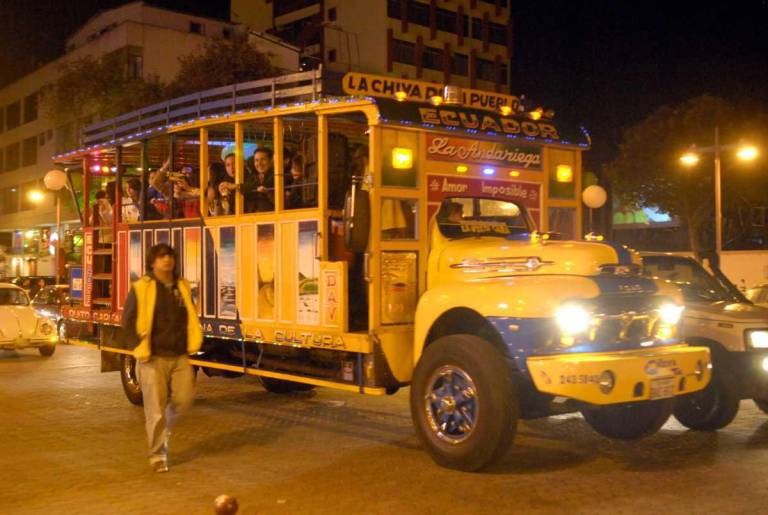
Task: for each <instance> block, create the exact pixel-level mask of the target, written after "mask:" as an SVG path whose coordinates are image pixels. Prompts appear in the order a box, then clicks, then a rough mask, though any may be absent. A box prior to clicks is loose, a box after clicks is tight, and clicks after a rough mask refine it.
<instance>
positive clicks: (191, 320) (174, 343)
mask: <svg viewBox="0 0 768 515" xmlns="http://www.w3.org/2000/svg"><path fill="white" fill-rule="evenodd" d="M146 270H147V271H148V272H147V274H146V275H144V276H143V277H141V278H140V279H139V280H138V281H136V282H134V283H133V285H132V286H131V291H130V292H129V293H128V297H127V298H126V300H125V306H124V308H123V318H122V327H123V335H124V338H125V343H126V344H127V346H128V348H133V356H134V358H136V361H137V365H136V372H137V375H138V378H139V383H140V384H141V391H142V394H143V398H144V416H145V419H146V431H147V440H148V444H149V464H150V467H151V468H152V470H154V471H155V472H167V471H168V437H169V435H170V431H171V428H172V427H173V425H174V423H175V422H176V420H177V418H178V417H179V415H181V414H182V413H183V412H184V411H186V410H187V409H188V408H189V407H190V406H191V404H192V401H193V397H194V372H193V370H192V366H191V365H190V364H189V355H190V354H194V353H195V352H197V351H198V350H199V349H200V346H201V344H202V341H203V333H202V328H201V326H200V320H199V319H198V317H197V308H196V307H195V304H194V302H193V300H192V293H191V288H190V285H189V283H188V282H187V281H186V280H185V279H183V278H180V277H179V276H178V274H177V271H176V254H175V252H174V250H173V249H172V248H171V247H170V246H168V245H166V244H165V243H161V244H159V245H155V246H153V247H152V248H150V249H149V252H148V253H147V259H146Z"/></svg>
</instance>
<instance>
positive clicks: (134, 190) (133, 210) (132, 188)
mask: <svg viewBox="0 0 768 515" xmlns="http://www.w3.org/2000/svg"><path fill="white" fill-rule="evenodd" d="M128 198H129V199H130V201H131V202H130V204H127V205H123V221H124V222H128V223H130V222H140V221H142V217H141V181H140V180H139V179H137V178H136V177H132V178H131V179H129V180H128ZM145 209H146V212H145V216H144V218H143V219H144V220H160V219H162V218H163V215H161V214H160V212H159V211H158V210H157V209H156V208H155V206H154V204H151V203H149V202H147V205H146V206H145Z"/></svg>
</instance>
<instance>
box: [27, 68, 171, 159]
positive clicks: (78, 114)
mask: <svg viewBox="0 0 768 515" xmlns="http://www.w3.org/2000/svg"><path fill="white" fill-rule="evenodd" d="M122 56H123V55H122V54H112V55H109V56H106V57H105V58H103V59H101V60H96V59H94V58H92V57H83V58H80V59H77V60H74V61H71V62H69V63H67V64H65V65H63V66H62V68H61V70H60V75H59V78H58V80H56V82H54V83H53V84H52V85H51V86H50V87H48V88H46V89H45V90H44V92H43V95H42V103H43V109H45V110H46V111H47V114H48V116H49V117H50V118H51V119H52V120H53V122H54V124H55V125H56V126H57V128H65V127H69V129H70V130H69V131H66V132H68V133H69V135H70V138H67V137H64V139H65V140H70V139H72V141H62V142H61V143H62V144H63V145H65V146H69V147H71V146H73V144H75V143H78V142H77V141H74V135H75V134H76V131H75V130H74V129H75V128H77V127H78V126H81V125H85V124H88V123H90V122H91V121H92V120H94V119H102V120H103V119H107V118H112V117H114V116H117V115H119V114H122V113H126V112H129V111H132V110H134V109H139V108H141V107H143V106H146V105H149V104H153V103H156V102H160V101H161V100H163V99H164V98H165V88H164V86H163V84H162V83H161V82H160V80H159V79H158V78H157V77H155V76H151V77H148V78H146V79H144V78H141V77H129V76H128V74H127V64H124V63H123V62H122V60H121V57H122Z"/></svg>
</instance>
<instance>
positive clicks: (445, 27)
mask: <svg viewBox="0 0 768 515" xmlns="http://www.w3.org/2000/svg"><path fill="white" fill-rule="evenodd" d="M435 14H436V25H437V30H442V31H444V32H450V33H451V34H456V16H457V15H458V13H456V12H454V11H449V10H448V9H441V8H439V7H438V8H437V12H436V13H435ZM461 18H462V19H461V21H462V24H461V25H462V30H461V32H462V35H463V36H468V35H469V17H468V16H467V15H465V14H463V15H462V16H461Z"/></svg>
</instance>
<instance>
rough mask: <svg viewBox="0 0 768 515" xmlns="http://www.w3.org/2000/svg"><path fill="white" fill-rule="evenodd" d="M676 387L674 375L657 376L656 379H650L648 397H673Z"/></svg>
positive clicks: (651, 398) (652, 398)
mask: <svg viewBox="0 0 768 515" xmlns="http://www.w3.org/2000/svg"><path fill="white" fill-rule="evenodd" d="M676 389H677V378H676V377H657V378H656V379H651V391H650V395H649V398H650V400H654V399H667V398H669V397H674V396H675V390H676Z"/></svg>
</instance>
